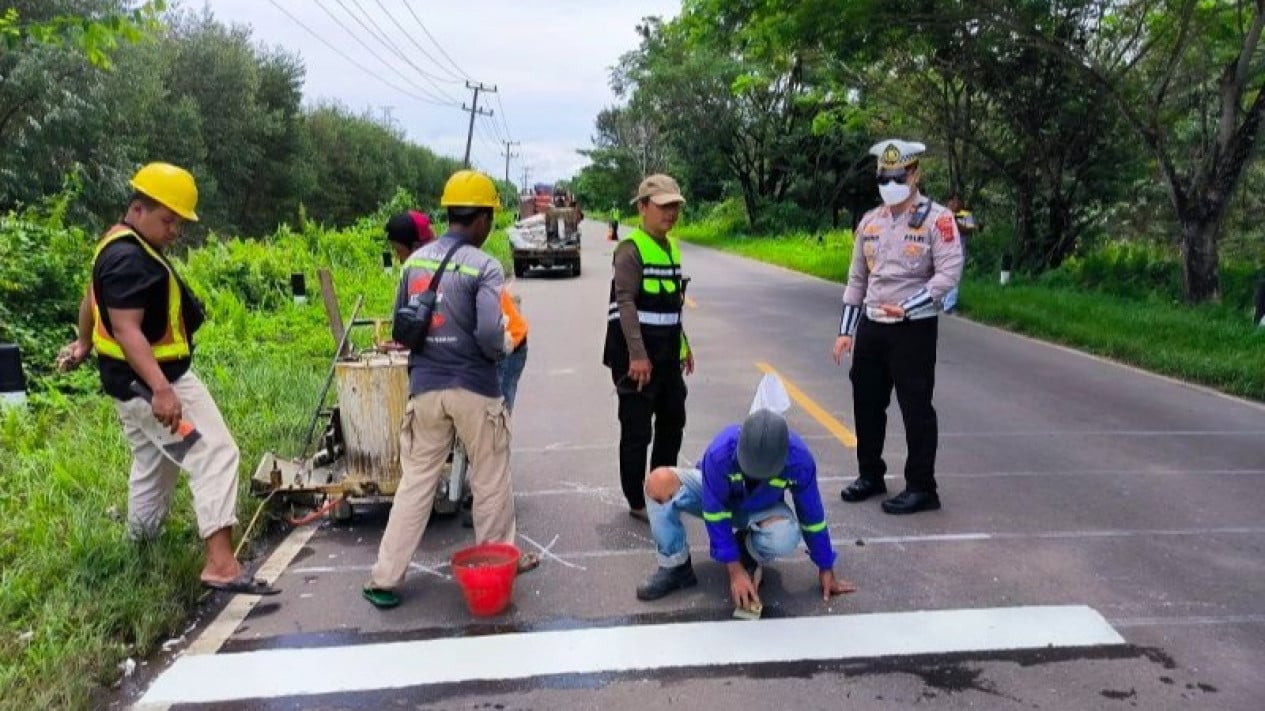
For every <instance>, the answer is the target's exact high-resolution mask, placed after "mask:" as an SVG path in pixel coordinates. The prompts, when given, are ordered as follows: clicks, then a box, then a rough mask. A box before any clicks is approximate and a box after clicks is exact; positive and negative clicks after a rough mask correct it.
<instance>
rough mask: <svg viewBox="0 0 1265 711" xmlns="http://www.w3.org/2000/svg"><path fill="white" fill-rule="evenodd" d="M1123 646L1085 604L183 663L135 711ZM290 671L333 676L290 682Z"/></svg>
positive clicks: (564, 633)
mask: <svg viewBox="0 0 1265 711" xmlns="http://www.w3.org/2000/svg"><path fill="white" fill-rule="evenodd" d="M1124 643H1125V640H1124V639H1123V638H1122V637H1121V636H1120V635H1119V634H1118V633H1117V632H1116V631H1115V630H1114V629H1112V628H1111V625H1109V624H1108V623H1107V621H1106V620H1104V619H1103V617H1102V615H1100V614H1098V612H1096V611H1094V610H1093V609H1091V608H1089V607H1085V606H1058V607H1011V608H988V609H978V610H938V611H927V612H899V613H882V614H870V615H850V616H837V617H800V618H787V619H771V620H761V621H759V622H733V621H725V622H692V623H682V624H668V625H636V626H629V627H605V628H590V629H578V630H561V631H551V632H530V633H523V634H505V635H489V636H480V637H465V638H453V639H438V640H427V641H415V642H393V643H385V644H366V645H353V646H348V647H326V648H307V649H275V650H262V651H256V652H243V653H239V654H218V655H214V656H190V657H182V658H181V659H178V660H177V661H176V663H175V664H174V665H173V666H172V667H171V668H170V669H168V670H167V671H166V672H165V673H164V674H163V675H162V676H161V677H159V678H158V680H157V682H155V683H154V685H153V686H152V687H150V689H149V691H148V692H147V693H146V694H145V696H144V698H142V699H141V705H142V706H143V705H145V704H175V703H209V702H217V701H231V700H235V699H251V698H276V697H282V696H285V697H289V696H302V695H310V694H325V693H338V692H353V691H366V690H371V689H389V688H401V687H409V686H419V685H423V684H451V683H461V682H469V681H489V680H501V679H524V678H531V677H537V676H549V675H556V674H597V673H603V672H624V671H642V670H653V669H668V668H679V667H725V666H731V665H736V664H764V663H778V662H798V661H806V660H813V661H823V660H838V659H858V658H874V657H884V656H891V655H908V654H948V653H954V652H984V651H1003V650H1016V649H1037V648H1041V649H1048V648H1052V647H1094V646H1103V645H1118V644H1124ZM296 669H323V670H327V671H329V670H337V673H322V674H296V673H292V672H293V670H296ZM286 670H291V672H290V673H287V672H286Z"/></svg>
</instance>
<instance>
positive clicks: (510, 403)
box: [496, 341, 527, 411]
mask: <svg viewBox="0 0 1265 711" xmlns="http://www.w3.org/2000/svg"><path fill="white" fill-rule="evenodd" d="M526 366H527V342H526V341H524V342H523V345H522V346H521V347H519V348H518V350H516V351H514V352H512V353H509V354H508V355H506V356H505V357H504V358H502V359H501V360H500V362H498V363H497V364H496V377H497V378H499V379H500V381H501V394H502V395H504V396H505V409H506V410H507V411H512V410H513V409H514V398H516V397H518V379H519V378H521V377H522V376H523V368H525V367H526Z"/></svg>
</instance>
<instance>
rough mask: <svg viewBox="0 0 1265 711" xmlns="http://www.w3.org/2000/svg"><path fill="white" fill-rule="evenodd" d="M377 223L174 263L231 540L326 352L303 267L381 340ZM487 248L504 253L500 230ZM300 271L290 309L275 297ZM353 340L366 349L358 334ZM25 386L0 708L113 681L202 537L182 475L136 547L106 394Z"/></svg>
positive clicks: (179, 626)
mask: <svg viewBox="0 0 1265 711" xmlns="http://www.w3.org/2000/svg"><path fill="white" fill-rule="evenodd" d="M383 221H384V220H383V219H382V217H381V215H378V216H374V217H372V218H366V219H365V220H363V221H362V222H361V223H359V224H358V225H356V226H355V227H353V228H350V229H347V230H340V231H334V230H324V229H321V228H319V227H315V226H308V227H305V228H304V229H303V230H301V231H297V232H295V231H291V230H288V229H285V228H283V229H281V230H280V231H278V233H277V234H276V235H274V236H272V237H271V238H269V239H266V240H261V241H240V240H228V241H225V242H215V243H212V244H208V245H207V246H205V247H202V248H200V249H197V250H191V251H190V252H189V253H188V254H187V255H185V257H184V258H183V259H180V260H177V268H178V269H179V270H180V272H181V273H182V274H183V275H184V276H185V277H186V279H187V280H188V281H189V282H190V284H191V285H192V286H193V288H194V290H195V292H197V293H198V294H199V295H200V296H202V297H203V299H204V301H205V302H206V306H207V310H208V313H209V315H210V319H209V320H208V322H207V324H206V325H205V326H204V327H203V329H202V330H200V331H199V332H198V335H197V340H196V343H197V355H196V357H195V362H194V370H195V372H197V373H198V375H199V377H201V378H202V379H203V380H204V381H205V382H206V384H207V387H208V388H209V389H210V391H211V392H212V394H213V396H214V397H215V400H216V402H217V404H218V405H219V407H220V410H221V412H222V413H223V414H224V417H225V420H226V421H227V423H228V425H229V429H230V431H232V433H233V435H234V438H235V439H236V440H237V444H238V446H239V447H240V448H241V452H242V458H241V462H242V464H241V471H240V473H239V475H240V482H241V485H240V489H239V493H240V496H239V503H240V505H239V507H238V519H239V521H240V526H239V529H238V534H239V535H240V534H241V533H242V531H241V528H242V527H244V526H245V525H246V524H247V522H248V521H249V520H250V518H251V516H252V515H253V514H254V512H255V510H256V507H257V506H258V505H259V502H258V501H257V500H254V499H252V498H250V497H249V495H248V486H247V479H248V477H249V476H250V474H251V473H252V472H253V471H254V468H255V466H256V465H257V464H258V462H259V460H260V458H261V456H262V455H263V453H264V452H267V451H274V452H276V453H278V454H280V455H283V456H297V455H298V454H299V449H300V448H301V447H302V442H301V440H302V438H303V436H304V434H306V431H305V430H306V426H307V423H308V421H309V418H310V417H311V414H312V412H313V411H314V409H315V408H316V406H317V403H316V396H317V394H318V392H319V389H320V386H321V383H322V382H323V379H324V378H325V375H326V372H327V368H328V366H329V362H330V360H329V359H330V358H331V356H332V355H333V351H334V347H335V344H334V341H333V338H332V337H331V335H330V332H329V328H328V325H327V323H326V318H325V312H324V309H323V307H322V305H321V299H320V293H319V287H318V286H317V284H318V282H317V278H316V270H317V268H318V267H329V268H331V269H332V271H333V274H334V281H335V288H336V291H337V293H338V295H339V299H340V301H341V306H342V310H343V316H344V318H347V317H348V315H349V312H350V310H351V308H352V304H353V302H354V300H355V297H356V295H358V294H363V295H364V296H365V306H364V307H363V309H362V313H361V317H363V318H384V319H386V320H387V326H386V328H387V333H388V334H389V328H390V327H389V316H390V313H391V305H392V303H393V299H394V294H395V286H396V283H397V280H398V278H399V269H398V267H396V268H394V269H393V270H392V271H391V272H390V273H385V272H384V270H383V269H382V262H381V254H382V250H383V247H384V241H383V235H382V230H381V224H382V222H383ZM90 245H91V243H90V242H89V243H88V244H87V245H85V247H84V248H85V249H87V250H90ZM487 249H488V251H490V252H492V253H493V254H495V255H496V256H498V257H500V258H501V259H502V262H504V261H505V259H506V257H508V244H507V240H506V237H505V234H504V232H503V231H498V232H496V233H494V235H493V236H492V237H491V238H490V239H489V240H488V245H487ZM89 255H90V251H89ZM68 261H71V262H73V261H74V260H68ZM299 271H301V272H303V273H305V275H306V277H307V282H308V285H309V289H308V292H309V301H308V303H307V304H303V305H296V304H293V303H292V300H291V298H290V294H289V283H290V280H289V275H290V273H291V272H299ZM63 278H67V279H81V278H82V277H81V275H77V274H69V275H65V276H64V277H63ZM59 328H60V327H59ZM354 334H355V340H356V342H357V343H358V344H360V345H367V344H368V342H369V339H370V338H371V336H372V329H358V330H357V331H355V332H354ZM384 335H386V334H384ZM57 338H58V339H61V338H62V337H61V336H58V337H57ZM38 380H39V383H37V390H36V391H35V392H33V394H32V396H31V402H30V405H29V406H28V407H27V408H26V409H25V410H19V409H8V410H0V482H3V486H0V699H3V701H0V707H4V708H38V709H44V708H50V709H51V708H56V709H86V708H92V707H94V706H95V705H97V703H98V702H99V699H100V694H101V692H102V690H103V689H105V688H108V687H110V686H112V685H113V684H115V683H116V682H117V681H118V680H119V678H120V676H121V673H120V671H119V664H120V662H123V661H124V660H126V659H128V658H129V657H130V658H134V659H137V660H138V661H139V660H140V659H141V658H143V657H146V656H149V655H151V654H153V653H154V652H155V651H156V650H157V648H158V647H159V645H161V643H162V642H163V640H165V639H167V638H170V637H177V636H179V635H180V634H181V633H182V632H183V631H184V629H186V627H187V625H188V622H189V619H190V617H191V616H192V615H193V614H195V613H196V611H197V609H198V606H199V604H200V601H201V600H202V598H203V592H202V590H201V589H200V586H199V584H198V582H197V580H198V578H197V575H198V571H199V569H200V568H201V564H202V547H201V543H200V541H199V540H198V536H197V527H196V523H195V521H194V517H193V512H192V505H191V502H190V499H189V493H188V486H187V484H186V483H185V482H183V481H182V482H181V484H180V485H179V486H178V487H177V490H176V496H175V500H174V501H173V504H172V507H171V515H170V517H169V519H168V521H167V525H166V526H165V528H164V530H163V532H162V534H161V535H160V536H159V537H158V538H157V539H156V540H154V541H152V542H149V543H146V544H143V545H136V544H132V543H129V542H128V541H127V540H126V539H125V537H124V524H123V519H124V517H125V516H126V512H127V476H128V468H129V465H130V455H129V451H128V448H127V445H126V442H125V441H124V438H123V435H122V432H121V430H120V427H119V425H118V419H117V416H116V414H115V412H114V406H113V404H112V402H111V401H110V399H109V398H107V397H105V396H104V395H100V394H97V392H96V388H97V385H96V374H95V372H93V371H92V369H91V368H90V367H85V368H84V369H81V370H80V371H79V372H76V373H73V374H70V375H67V376H54V377H45V376H41V377H40V378H39V379H38ZM70 383H73V384H74V385H73V387H70V388H69V390H70V392H62V391H60V390H58V389H57V388H64V387H66V386H67V384H70ZM85 392H86V393H87V394H84V393H85ZM255 533H256V534H257V533H258V531H256V532H255ZM246 550H247V551H249V550H250V549H249V548H247V549H246Z"/></svg>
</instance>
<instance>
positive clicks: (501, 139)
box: [485, 117, 509, 143]
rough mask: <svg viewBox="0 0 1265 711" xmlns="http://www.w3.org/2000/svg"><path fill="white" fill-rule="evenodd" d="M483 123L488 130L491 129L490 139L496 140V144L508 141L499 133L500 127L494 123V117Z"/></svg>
mask: <svg viewBox="0 0 1265 711" xmlns="http://www.w3.org/2000/svg"><path fill="white" fill-rule="evenodd" d="M485 123H486V124H487V126H488V128H491V129H492V137H493V138H495V139H496V142H497V143H504V142H506V141H508V140H509V138H508V137H507V136H505V135H504V134H502V133H501V125H500V124H499V123H497V122H496V118H495V117H491V118H487V120H486V121H485Z"/></svg>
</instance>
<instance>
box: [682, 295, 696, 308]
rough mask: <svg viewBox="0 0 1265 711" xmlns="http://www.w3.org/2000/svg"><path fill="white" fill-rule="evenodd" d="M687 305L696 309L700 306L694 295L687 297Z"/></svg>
mask: <svg viewBox="0 0 1265 711" xmlns="http://www.w3.org/2000/svg"><path fill="white" fill-rule="evenodd" d="M685 305H686V306H688V307H689V308H691V309H696V308H698V302H697V301H695V300H694V299H693V298H692V297H689V296H687V297H685Z"/></svg>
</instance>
